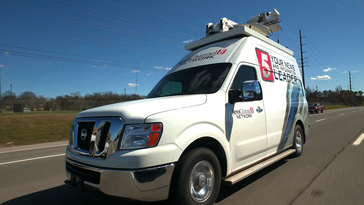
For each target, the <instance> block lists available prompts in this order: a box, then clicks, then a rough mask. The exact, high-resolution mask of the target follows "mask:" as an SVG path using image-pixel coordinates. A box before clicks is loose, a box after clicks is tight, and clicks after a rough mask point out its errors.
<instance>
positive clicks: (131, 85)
mask: <svg viewBox="0 0 364 205" xmlns="http://www.w3.org/2000/svg"><path fill="white" fill-rule="evenodd" d="M138 85H139V84H135V83H128V86H129V87H132V88H133V87H136V86H138Z"/></svg>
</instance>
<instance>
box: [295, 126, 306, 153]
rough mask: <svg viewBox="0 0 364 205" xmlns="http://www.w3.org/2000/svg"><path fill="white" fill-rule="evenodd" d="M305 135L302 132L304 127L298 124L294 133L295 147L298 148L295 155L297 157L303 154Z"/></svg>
mask: <svg viewBox="0 0 364 205" xmlns="http://www.w3.org/2000/svg"><path fill="white" fill-rule="evenodd" d="M303 142H304V136H303V132H302V128H301V126H299V125H296V127H295V129H294V135H293V148H294V149H295V150H296V152H295V153H294V155H295V156H296V157H299V156H301V154H302V152H303V145H304V143H303Z"/></svg>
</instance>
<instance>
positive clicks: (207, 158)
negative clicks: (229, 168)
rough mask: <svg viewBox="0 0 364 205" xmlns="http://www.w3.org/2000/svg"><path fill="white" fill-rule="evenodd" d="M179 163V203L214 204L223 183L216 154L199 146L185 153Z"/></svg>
mask: <svg viewBox="0 0 364 205" xmlns="http://www.w3.org/2000/svg"><path fill="white" fill-rule="evenodd" d="M179 163H180V164H179V165H180V170H179V179H178V189H177V200H178V202H179V204H180V205H182V204H183V205H184V204H194V205H197V204H199V205H207V204H213V203H214V202H215V200H216V198H217V196H218V194H219V190H220V185H221V168H220V163H219V160H218V158H217V157H216V155H215V154H214V153H213V152H212V151H211V150H209V149H207V148H197V149H194V150H192V151H190V152H189V153H188V154H187V155H185V156H184V157H183V158H182V159H181V161H180V162H179Z"/></svg>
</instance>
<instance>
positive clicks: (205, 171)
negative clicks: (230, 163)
mask: <svg viewBox="0 0 364 205" xmlns="http://www.w3.org/2000/svg"><path fill="white" fill-rule="evenodd" d="M214 180H215V179H214V169H213V167H212V165H211V164H210V162H208V161H200V162H199V163H197V164H196V165H195V167H194V168H193V169H192V172H191V175H190V182H189V183H190V196H191V198H192V199H193V200H194V201H196V202H198V203H202V202H205V201H206V200H207V199H208V198H209V197H210V195H211V193H212V191H213V186H214Z"/></svg>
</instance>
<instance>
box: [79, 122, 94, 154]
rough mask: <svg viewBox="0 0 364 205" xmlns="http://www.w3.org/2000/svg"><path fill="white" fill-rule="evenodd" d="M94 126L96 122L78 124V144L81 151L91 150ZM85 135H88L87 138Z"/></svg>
mask: <svg viewBox="0 0 364 205" xmlns="http://www.w3.org/2000/svg"><path fill="white" fill-rule="evenodd" d="M94 125H95V122H80V123H78V132H77V136H78V137H77V144H78V147H79V148H80V149H81V150H86V151H89V150H90V142H91V135H92V130H93V129H94ZM84 133H86V136H84V135H83V134H84Z"/></svg>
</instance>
